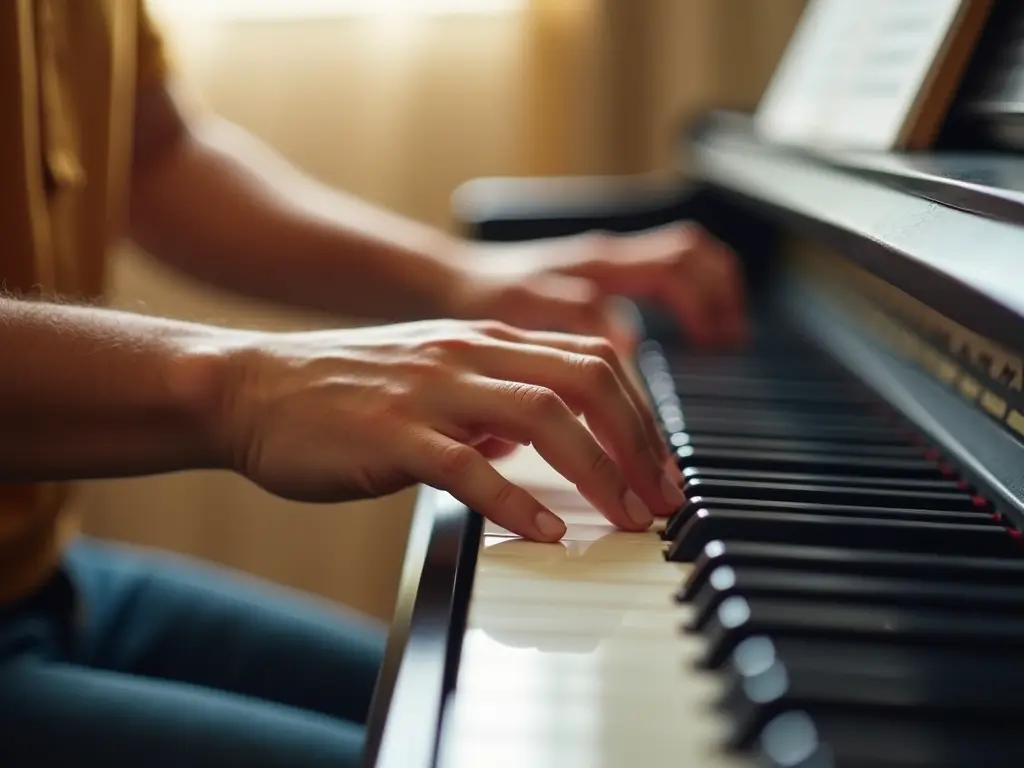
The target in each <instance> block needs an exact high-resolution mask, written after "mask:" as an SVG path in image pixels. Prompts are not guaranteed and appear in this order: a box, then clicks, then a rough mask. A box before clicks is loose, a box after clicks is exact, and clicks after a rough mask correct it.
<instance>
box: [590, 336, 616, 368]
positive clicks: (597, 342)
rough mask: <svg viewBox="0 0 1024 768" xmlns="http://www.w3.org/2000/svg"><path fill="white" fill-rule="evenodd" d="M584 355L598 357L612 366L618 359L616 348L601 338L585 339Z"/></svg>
mask: <svg viewBox="0 0 1024 768" xmlns="http://www.w3.org/2000/svg"><path fill="white" fill-rule="evenodd" d="M581 347H582V350H583V354H585V355H590V356H591V357H596V358H599V359H601V360H604V361H605V362H607V363H609V364H611V363H613V362H615V361H616V360H617V359H618V354H617V353H616V351H615V346H614V345H613V344H612V343H611V342H610V341H609V340H608V339H602V338H600V337H592V338H588V339H585V340H584V341H583V343H582V344H581Z"/></svg>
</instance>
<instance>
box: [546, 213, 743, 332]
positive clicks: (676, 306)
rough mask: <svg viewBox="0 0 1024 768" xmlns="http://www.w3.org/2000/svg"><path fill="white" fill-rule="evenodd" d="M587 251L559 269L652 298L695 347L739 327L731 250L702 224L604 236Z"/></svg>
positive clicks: (604, 286) (738, 282)
mask: <svg viewBox="0 0 1024 768" xmlns="http://www.w3.org/2000/svg"><path fill="white" fill-rule="evenodd" d="M602 242H605V245H604V247H602V248H599V249H596V250H595V252H594V253H593V254H587V253H585V252H584V251H583V250H582V249H581V250H580V251H579V255H578V260H577V262H576V263H574V264H569V265H566V267H565V269H564V271H565V272H566V273H567V274H570V275H573V276H576V277H586V278H589V279H591V280H593V281H594V282H595V283H596V284H597V285H598V286H599V287H600V288H602V289H603V290H605V291H608V292H615V293H621V294H624V295H628V296H633V297H637V298H650V299H654V300H656V301H658V302H659V303H660V304H662V305H663V306H665V308H666V309H667V310H668V311H669V312H671V313H672V314H673V315H674V316H675V318H676V320H677V322H679V323H680V325H681V326H682V327H683V328H684V329H685V330H686V332H687V334H688V335H689V336H690V338H691V339H692V340H693V341H694V342H695V343H697V344H700V345H711V344H716V343H721V339H723V338H734V337H736V336H737V335H739V333H740V332H741V331H742V330H743V325H742V324H741V323H740V322H739V320H738V318H741V317H743V316H744V314H745V313H744V312H738V311H736V309H735V308H736V307H737V305H739V306H742V302H741V301H740V297H742V285H743V284H742V279H741V273H740V270H739V265H738V261H737V260H736V258H735V256H734V254H732V252H731V251H730V250H729V249H728V248H727V247H726V246H725V245H724V244H722V243H721V242H720V241H718V240H717V239H716V238H714V237H713V236H711V235H710V234H708V233H707V232H706V231H705V230H704V229H703V228H701V227H699V226H696V225H692V224H675V225H672V226H668V227H663V228H660V229H657V230H650V231H647V232H643V233H640V234H634V235H628V236H618V237H614V238H608V239H607V241H602Z"/></svg>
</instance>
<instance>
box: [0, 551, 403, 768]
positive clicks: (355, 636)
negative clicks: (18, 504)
mask: <svg viewBox="0 0 1024 768" xmlns="http://www.w3.org/2000/svg"><path fill="white" fill-rule="evenodd" d="M383 647H384V633H383V632H382V631H381V629H380V628H379V627H376V626H373V625H371V624H369V623H363V622H360V621H358V620H357V619H355V618H354V617H349V616H346V615H345V614H344V613H342V612H341V611H335V610H331V609H330V608H328V607H324V606H320V605H318V604H316V603H315V602H314V601H313V600H307V599H305V598H303V597H300V596H299V595H294V594H290V593H288V592H286V591H284V590H281V589H278V588H276V587H271V586H269V585H259V584H256V583H253V582H250V581H248V580H247V579H244V578H242V577H236V576H233V575H229V574H227V573H223V572H219V571H217V570H215V569H213V568H210V567H206V566H202V565H199V564H197V563H190V562H189V561H187V560H184V559H181V558H174V557H171V556H159V555H155V554H144V553H139V552H134V551H129V550H125V549H121V548H117V547H114V546H109V545H103V544H99V543H96V542H91V541H81V542H79V543H76V544H75V545H74V546H72V547H71V548H70V550H69V551H68V553H67V557H66V558H65V562H64V565H63V568H62V569H61V571H60V572H59V573H57V574H56V575H55V577H54V578H53V579H52V580H51V581H50V582H49V583H48V584H47V585H46V586H45V587H44V588H43V589H41V590H40V591H39V592H38V593H37V594H35V595H33V596H31V597H29V598H28V599H26V600H24V601H22V602H21V603H20V604H18V605H14V606H10V607H6V608H0V765H3V766H4V768H42V766H46V767H47V768H80V767H81V766H97V767H98V768H99V767H103V768H107V767H108V766H109V767H110V768H121V766H126V767H127V766H132V767H133V768H134V766H147V768H172V766H173V768H181V767H182V766H194V767H195V768H207V767H209V768H214V767H216V768H224V767H226V766H235V765H238V766H246V768H271V767H272V766H273V767H274V768H278V767H280V768H285V767H287V768H307V766H309V767H311V766H325V767H326V766H330V768H347V767H348V766H356V765H358V764H359V760H360V757H361V753H362V747H363V736H364V723H365V721H366V716H367V711H368V708H369V704H370V698H371V696H372V693H373V688H374V684H375V682H376V678H377V672H378V667H379V665H380V660H381V656H382V653H383Z"/></svg>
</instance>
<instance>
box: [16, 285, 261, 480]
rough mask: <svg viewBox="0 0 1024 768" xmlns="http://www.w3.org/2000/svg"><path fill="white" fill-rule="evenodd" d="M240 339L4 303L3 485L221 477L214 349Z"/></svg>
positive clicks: (114, 315) (84, 311) (77, 310)
mask: <svg viewBox="0 0 1024 768" xmlns="http://www.w3.org/2000/svg"><path fill="white" fill-rule="evenodd" d="M235 336H236V335H235V334H233V332H230V331H220V330H215V329H212V328H205V327H203V326H196V325H190V324H186V323H176V322H168V321H161V320H154V319H150V318H146V317H141V316H138V315H131V314H125V313H119V312H113V311H109V310H103V309H93V308H86V307H73V306H63V305H52V304H44V303H35V302H26V301H16V300H12V299H5V298H0V350H2V355H3V360H4V364H3V365H2V366H0V482H11V481H18V482H21V481H34V480H49V479H65V478H95V477H112V476H124V475H136V474H149V473H154V472H170V471H176V470H184V469H193V468H204V467H212V466H213V465H214V464H215V459H214V456H215V453H216V452H215V451H214V450H213V448H212V442H211V440H210V438H209V430H208V429H207V424H208V420H207V418H206V416H205V413H206V412H207V411H209V410H211V409H212V408H214V406H215V401H216V398H217V391H216V386H215V384H214V381H215V378H216V377H215V376H214V371H215V367H216V366H215V364H214V361H216V360H217V358H218V355H217V354H215V353H214V352H213V350H214V349H215V348H216V347H217V346H218V345H220V346H224V342H226V341H228V340H229V339H232V338H234V337H235ZM237 336H239V337H240V336H241V335H240V334H237Z"/></svg>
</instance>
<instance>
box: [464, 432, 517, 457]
mask: <svg viewBox="0 0 1024 768" xmlns="http://www.w3.org/2000/svg"><path fill="white" fill-rule="evenodd" d="M472 445H473V447H474V448H476V449H477V451H478V452H479V453H480V455H481V456H483V457H484V458H485V459H489V460H490V461H497V460H498V459H504V458H506V457H507V456H511V455H512V454H513V453H515V451H516V449H517V448H518V447H519V445H518V444H516V443H509V442H507V441H505V440H501V439H499V438H497V437H485V438H484V439H483V440H480V441H478V442H476V443H473V444H472Z"/></svg>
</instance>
